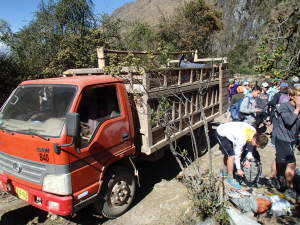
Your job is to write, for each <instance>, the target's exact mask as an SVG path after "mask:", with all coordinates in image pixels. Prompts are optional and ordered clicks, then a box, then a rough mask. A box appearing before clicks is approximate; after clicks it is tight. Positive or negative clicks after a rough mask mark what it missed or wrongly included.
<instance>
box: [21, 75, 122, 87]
mask: <svg viewBox="0 0 300 225" xmlns="http://www.w3.org/2000/svg"><path fill="white" fill-rule="evenodd" d="M121 81H122V79H120V78H117V77H113V76H111V75H86V76H70V77H57V78H48V79H38V80H28V81H24V82H22V83H21V85H30V84H67V85H77V86H80V87H85V86H89V85H93V84H107V83H116V82H121Z"/></svg>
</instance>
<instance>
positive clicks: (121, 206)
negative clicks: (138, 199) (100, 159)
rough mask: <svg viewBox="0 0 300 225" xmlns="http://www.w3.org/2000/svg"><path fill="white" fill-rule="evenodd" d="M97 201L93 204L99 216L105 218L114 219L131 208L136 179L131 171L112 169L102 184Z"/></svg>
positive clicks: (120, 168)
mask: <svg viewBox="0 0 300 225" xmlns="http://www.w3.org/2000/svg"><path fill="white" fill-rule="evenodd" d="M102 188H103V189H102V192H101V194H100V196H99V200H98V201H96V202H95V203H94V206H95V209H96V211H97V212H98V213H99V214H102V215H103V216H104V217H106V218H110V219H113V218H116V217H118V216H120V215H122V214H123V213H125V212H126V211H127V210H128V209H129V208H130V206H131V203H132V201H133V199H134V196H135V193H136V179H135V176H134V174H133V172H132V171H131V170H129V169H128V168H125V167H113V168H111V169H110V171H109V172H108V175H107V177H106V179H105V181H104V183H103V186H102Z"/></svg>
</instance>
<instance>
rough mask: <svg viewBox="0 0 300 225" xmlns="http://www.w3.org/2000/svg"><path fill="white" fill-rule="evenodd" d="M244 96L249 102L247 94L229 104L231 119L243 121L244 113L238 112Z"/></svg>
mask: <svg viewBox="0 0 300 225" xmlns="http://www.w3.org/2000/svg"><path fill="white" fill-rule="evenodd" d="M245 98H248V104H249V103H250V99H249V97H248V96H246V97H244V98H241V99H239V100H238V101H237V102H236V103H234V104H232V105H231V106H230V109H229V111H230V114H231V118H232V120H233V121H243V120H245V119H246V114H244V113H242V112H240V108H241V104H242V102H243V100H244V99H245Z"/></svg>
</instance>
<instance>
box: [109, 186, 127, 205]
mask: <svg viewBox="0 0 300 225" xmlns="http://www.w3.org/2000/svg"><path fill="white" fill-rule="evenodd" d="M130 196H131V191H130V188H129V186H128V184H127V182H125V181H119V182H117V183H116V184H115V185H114V186H113V188H112V190H111V197H110V202H111V203H112V205H115V206H121V205H124V204H126V203H127V202H128V199H129V198H130Z"/></svg>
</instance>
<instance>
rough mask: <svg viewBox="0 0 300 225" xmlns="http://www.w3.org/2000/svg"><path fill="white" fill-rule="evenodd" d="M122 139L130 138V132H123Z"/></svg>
mask: <svg viewBox="0 0 300 225" xmlns="http://www.w3.org/2000/svg"><path fill="white" fill-rule="evenodd" d="M122 140H123V141H127V140H129V134H128V133H124V134H122Z"/></svg>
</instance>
